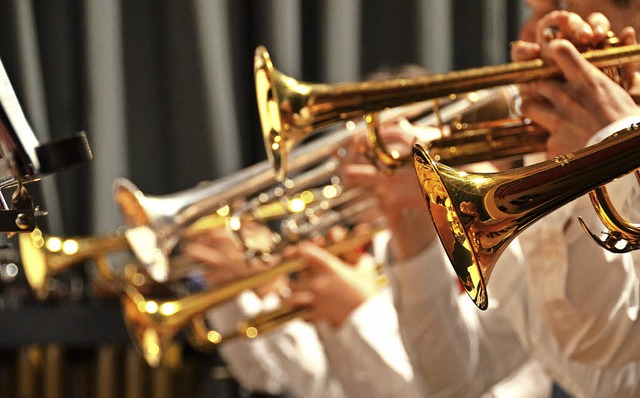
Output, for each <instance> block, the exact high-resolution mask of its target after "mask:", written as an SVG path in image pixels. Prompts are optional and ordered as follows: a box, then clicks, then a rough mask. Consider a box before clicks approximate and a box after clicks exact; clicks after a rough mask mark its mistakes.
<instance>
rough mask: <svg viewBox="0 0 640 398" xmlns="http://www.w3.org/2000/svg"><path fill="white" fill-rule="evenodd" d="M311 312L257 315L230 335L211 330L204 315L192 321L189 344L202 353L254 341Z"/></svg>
mask: <svg viewBox="0 0 640 398" xmlns="http://www.w3.org/2000/svg"><path fill="white" fill-rule="evenodd" d="M309 312H310V310H309V309H308V308H305V307H298V308H293V307H286V306H283V307H279V308H276V309H275V310H272V311H268V312H265V313H261V314H258V315H256V316H255V317H253V318H251V319H246V320H243V321H241V322H240V323H239V324H238V325H236V327H235V330H233V331H232V332H229V333H228V334H224V335H223V334H221V333H220V332H218V331H216V330H213V329H210V328H209V327H208V326H207V323H206V320H205V319H204V317H203V316H202V315H196V316H194V317H193V318H192V319H191V322H190V325H189V332H190V334H189V335H188V338H189V343H190V344H191V345H192V346H193V347H194V348H196V349H198V350H201V351H210V350H213V349H215V348H217V347H218V346H219V345H220V344H224V343H228V342H229V341H233V340H236V339H239V338H247V339H254V338H256V337H258V336H259V335H262V334H264V333H267V332H269V331H271V330H274V329H277V328H279V327H281V326H282V325H283V324H284V323H286V322H289V321H292V320H294V319H299V318H304V317H305V316H306V315H307V314H308V313H309Z"/></svg>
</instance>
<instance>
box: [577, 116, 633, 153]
mask: <svg viewBox="0 0 640 398" xmlns="http://www.w3.org/2000/svg"><path fill="white" fill-rule="evenodd" d="M632 124H640V115H633V116H627V117H625V118H622V119H620V120H616V121H615V122H613V123H611V124H610V125H608V126H606V127H604V128H603V129H601V130H600V131H598V132H597V133H595V134H594V135H593V136H592V137H591V138H590V139H589V141H588V142H587V146H590V145H594V144H597V143H599V142H600V141H602V140H604V139H605V138H607V137H609V136H610V135H611V134H613V133H617V132H618V131H621V130H624V129H626V128H628V127H630V126H631V125H632Z"/></svg>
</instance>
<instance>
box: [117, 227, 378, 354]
mask: <svg viewBox="0 0 640 398" xmlns="http://www.w3.org/2000/svg"><path fill="white" fill-rule="evenodd" d="M374 232H375V231H361V232H358V233H354V234H353V235H352V236H351V237H350V238H348V239H346V240H344V241H341V242H338V243H335V244H333V245H331V246H329V247H328V248H327V249H328V250H329V251H330V252H331V253H333V254H336V255H340V254H343V253H346V252H349V251H350V250H353V249H354V248H356V247H362V246H363V245H365V244H366V243H368V242H369V241H370V240H371V236H372V234H373V233H374ZM304 266H305V262H304V261H303V260H302V259H294V260H290V261H285V262H283V263H281V264H279V265H276V266H274V267H272V268H269V269H266V270H265V271H261V272H259V273H257V274H255V275H253V276H251V277H248V278H246V279H243V280H239V281H237V282H231V283H229V284H226V285H223V286H220V287H218V288H214V289H211V290H208V291H205V292H201V293H196V294H192V295H190V296H187V297H184V298H180V299H176V300H151V299H147V298H145V297H144V296H143V295H142V294H141V293H140V292H138V291H137V290H136V289H134V288H133V287H131V286H129V287H127V289H126V294H125V295H124V296H123V297H122V303H123V308H124V318H125V323H126V325H127V329H128V331H129V333H130V335H131V337H132V339H133V341H134V342H135V343H136V345H137V347H138V348H139V350H140V351H141V353H142V354H143V356H144V358H145V360H146V361H147V363H148V364H149V365H150V366H152V367H155V366H158V364H159V363H160V361H161V358H162V353H163V351H164V350H165V349H166V345H167V343H168V342H170V341H171V339H172V338H173V337H174V336H175V335H176V334H177V333H178V332H179V331H180V330H182V329H183V328H185V327H186V326H188V325H189V323H190V322H191V321H192V319H193V318H194V317H195V316H198V315H199V314H202V313H203V312H205V311H206V310H208V309H209V308H211V307H214V306H216V305H218V304H220V303H223V302H226V301H228V300H231V299H233V298H235V297H236V296H238V295H239V294H240V293H241V292H242V291H244V290H246V289H253V288H256V287H259V286H262V285H264V284H265V283H268V282H270V281H272V280H274V279H275V278H277V277H279V276H282V275H288V274H291V273H294V272H297V271H300V270H301V269H303V268H304Z"/></svg>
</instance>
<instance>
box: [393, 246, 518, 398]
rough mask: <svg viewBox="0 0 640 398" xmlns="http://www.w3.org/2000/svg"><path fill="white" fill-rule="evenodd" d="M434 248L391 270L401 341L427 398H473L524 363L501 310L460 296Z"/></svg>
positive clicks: (440, 251) (438, 247)
mask: <svg viewBox="0 0 640 398" xmlns="http://www.w3.org/2000/svg"><path fill="white" fill-rule="evenodd" d="M443 256H444V253H443V252H442V249H441V248H440V245H439V242H434V243H433V244H432V245H431V246H430V247H428V248H427V249H426V250H425V251H424V252H423V253H421V254H420V255H418V256H416V257H414V258H412V259H409V260H408V261H403V262H398V263H395V264H393V265H392V266H391V272H392V278H391V279H392V281H393V288H394V295H395V306H396V308H397V312H398V319H399V322H400V330H401V335H402V338H403V341H404V344H405V347H406V349H407V353H408V355H409V358H410V360H411V362H412V364H413V368H414V372H415V373H416V377H419V379H420V384H421V385H422V387H423V389H424V394H425V395H428V396H436V397H441V396H443V397H444V396H447V397H448V396H456V397H477V396H478V394H479V392H482V391H487V390H488V389H489V388H490V387H491V386H493V385H494V384H496V383H498V382H499V381H501V380H503V379H504V378H505V377H506V376H508V375H509V374H511V373H512V372H513V371H515V370H516V369H518V368H519V367H520V366H521V365H522V364H523V363H525V361H526V360H527V353H526V352H525V350H524V348H523V347H522V345H521V344H520V341H519V339H518V335H517V333H516V332H515V331H514V330H513V329H512V328H511V326H510V322H509V319H508V317H507V316H506V315H507V314H506V313H505V311H504V310H503V304H506V303H500V302H497V301H494V302H492V304H491V305H490V307H489V309H487V310H486V311H484V312H481V311H480V310H479V309H477V308H476V307H475V305H474V304H473V302H472V301H471V300H470V299H469V298H468V297H466V295H461V294H460V293H459V291H458V289H457V286H456V285H455V284H454V283H453V281H452V275H451V271H449V269H450V268H451V267H450V266H449V265H448V262H447V261H445V260H444V258H443Z"/></svg>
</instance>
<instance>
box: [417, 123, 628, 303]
mask: <svg viewBox="0 0 640 398" xmlns="http://www.w3.org/2000/svg"><path fill="white" fill-rule="evenodd" d="M639 145H640V128H639V127H638V126H636V125H632V126H631V127H629V128H628V129H625V130H622V131H619V132H618V133H615V134H614V135H612V136H611V137H609V138H608V139H606V140H604V141H602V142H601V143H599V144H596V145H593V146H590V147H587V148H584V149H581V150H579V151H576V152H573V153H570V154H568V155H565V156H561V157H557V158H554V159H550V160H547V161H545V162H542V163H538V164H535V165H532V166H528V167H521V168H517V169H512V170H508V171H505V172H498V173H466V172H464V171H459V170H456V169H454V168H451V167H448V166H445V165H443V164H440V163H438V162H435V161H434V160H433V159H431V157H430V156H429V154H428V153H427V152H426V151H425V150H424V149H423V148H422V147H421V146H420V145H415V146H414V167H415V170H416V176H417V177H418V181H419V183H420V187H421V189H422V193H423V194H424V197H425V200H426V201H427V205H428V208H429V211H430V213H431V216H432V219H433V224H434V226H435V229H436V232H437V233H438V236H439V238H440V241H441V243H442V245H443V247H444V250H445V252H446V253H447V256H448V257H449V260H450V261H451V264H452V265H453V268H454V270H455V272H456V274H457V276H458V278H459V279H460V281H461V282H462V284H463V286H464V288H465V290H466V291H467V293H468V295H469V297H470V298H471V299H472V300H473V302H474V303H475V304H476V305H477V306H478V307H479V308H480V309H483V310H484V309H486V308H487V307H488V296H487V283H488V281H489V277H490V276H491V273H492V271H493V268H494V267H495V264H496V261H497V260H498V258H499V256H500V255H501V253H502V252H503V251H504V250H505V249H506V247H507V246H508V245H509V243H510V242H511V241H513V239H515V238H516V237H517V236H518V235H519V234H520V233H521V232H522V231H523V230H525V229H526V228H527V227H528V226H530V225H531V224H533V223H534V222H536V221H538V220H539V219H541V218H542V217H544V216H546V215H547V214H549V213H550V212H552V211H554V210H556V209H557V208H559V207H560V206H562V205H564V204H567V203H569V202H571V201H573V200H574V199H576V198H578V197H579V196H581V195H584V194H586V193H588V192H590V191H592V190H594V189H596V188H598V187H600V186H602V185H604V184H606V183H608V182H610V181H612V180H613V179H615V178H618V177H620V176H622V175H624V174H627V173H630V172H632V171H633V170H635V169H636V168H638V167H639V166H640V158H638V156H637V150H638V147H639Z"/></svg>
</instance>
